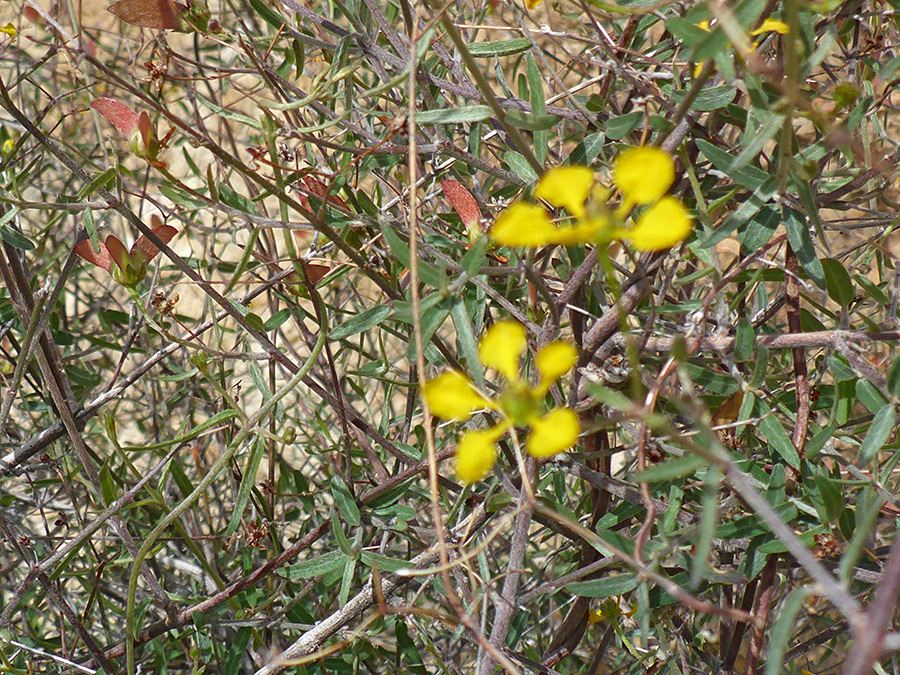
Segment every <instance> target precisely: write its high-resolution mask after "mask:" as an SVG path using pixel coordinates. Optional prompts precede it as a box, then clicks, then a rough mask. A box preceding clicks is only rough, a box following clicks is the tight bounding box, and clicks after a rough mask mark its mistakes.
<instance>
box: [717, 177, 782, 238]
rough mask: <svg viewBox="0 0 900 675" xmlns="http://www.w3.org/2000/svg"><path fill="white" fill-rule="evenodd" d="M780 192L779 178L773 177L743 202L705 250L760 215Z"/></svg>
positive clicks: (721, 226) (720, 227)
mask: <svg viewBox="0 0 900 675" xmlns="http://www.w3.org/2000/svg"><path fill="white" fill-rule="evenodd" d="M777 190H778V177H777V176H771V177H770V178H769V179H768V180H767V181H766V182H765V183H763V184H762V185H760V186H759V188H757V189H756V190H755V191H754V192H753V194H752V195H750V197H749V199H747V200H746V201H744V202H742V203H741V205H740V206H738V207H737V209H736V210H735V211H734V213H732V214H731V215H729V216H728V217H727V218H726V219H725V222H723V223H722V224H721V225H719V226H718V227H717V228H716V229H715V230H714V231H713V233H712V234H711V235H710V236H709V237H707V239H706V241H704V242H703V248H712V247H713V246H715V245H716V244H718V243H719V242H720V241H723V240H724V239H725V238H726V237H727V236H728V235H730V234H731V233H732V232H733V231H734V230H735V229H737V228H738V227H740V226H741V225H743V224H744V223H746V222H747V221H748V220H750V219H751V218H752V217H753V216H755V215H756V214H757V213H759V210H760V209H761V208H762V207H763V206H765V205H766V204H767V203H768V202H769V200H770V199H771V198H772V195H774V194H775V192H776V191H777Z"/></svg>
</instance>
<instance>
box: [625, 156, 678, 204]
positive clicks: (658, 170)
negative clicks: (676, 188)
mask: <svg viewBox="0 0 900 675" xmlns="http://www.w3.org/2000/svg"><path fill="white" fill-rule="evenodd" d="M674 182H675V162H674V161H672V156H671V155H670V154H669V153H668V152H666V151H665V150H662V149H660V148H655V147H653V146H649V145H647V146H644V147H640V148H629V149H628V150H625V151H624V152H623V153H621V154H620V155H619V156H618V157H617V158H616V163H615V166H614V167H613V183H615V185H616V187H617V188H619V192H621V193H622V196H623V197H624V198H625V201H626V202H628V203H630V204H632V205H634V204H652V203H654V202H656V201H659V198H660V197H662V196H663V195H664V194H666V192H668V191H669V188H670V187H672V183H674Z"/></svg>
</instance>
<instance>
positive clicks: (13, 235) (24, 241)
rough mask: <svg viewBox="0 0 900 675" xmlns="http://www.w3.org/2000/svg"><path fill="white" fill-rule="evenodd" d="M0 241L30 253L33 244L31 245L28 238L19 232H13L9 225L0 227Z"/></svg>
mask: <svg viewBox="0 0 900 675" xmlns="http://www.w3.org/2000/svg"><path fill="white" fill-rule="evenodd" d="M0 239H2V240H3V241H5V242H6V243H7V244H9V245H10V246H14V247H15V248H17V249H19V250H21V251H31V250H32V249H34V244H32V243H31V240H29V239H28V237H26V236H25V235H23V234H22V233H21V232H18V231H17V230H14V229H13V228H11V227H10V226H9V225H0Z"/></svg>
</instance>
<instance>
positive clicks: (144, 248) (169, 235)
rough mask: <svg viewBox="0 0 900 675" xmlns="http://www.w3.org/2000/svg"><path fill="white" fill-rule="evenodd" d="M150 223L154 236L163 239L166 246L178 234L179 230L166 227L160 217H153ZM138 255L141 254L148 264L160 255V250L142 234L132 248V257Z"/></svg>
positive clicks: (169, 226)
mask: <svg viewBox="0 0 900 675" xmlns="http://www.w3.org/2000/svg"><path fill="white" fill-rule="evenodd" d="M150 222H151V223H152V224H153V234H155V235H156V236H157V237H159V238H160V239H162V240H163V243H164V244H168V243H169V242H170V241H172V239H173V238H174V237H175V235H176V234H178V230H176V229H175V228H174V227H172V226H171V225H164V224H163V222H162V221H161V220H160V219H159V217H158V216H155V215H154V216H152V218H151V221H150ZM136 253H139V254H140V256H141V257H142V258H143V261H144V264H147V263H149V262H150V261H151V260H153V259H154V258H155V257H156V256H157V255H159V249H158V248H156V244H154V243H153V242H152V241H150V240H149V239H148V238H147V237H146V236H145V235H143V234H142V235H141V236H140V237H139V238H138V240H137V241H136V242H134V246H132V247H131V255H132V256H134V255H135V254H136Z"/></svg>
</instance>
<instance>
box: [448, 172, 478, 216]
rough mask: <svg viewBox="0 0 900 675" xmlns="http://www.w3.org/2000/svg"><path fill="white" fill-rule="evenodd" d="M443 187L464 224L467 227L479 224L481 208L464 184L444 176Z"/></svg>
mask: <svg viewBox="0 0 900 675" xmlns="http://www.w3.org/2000/svg"><path fill="white" fill-rule="evenodd" d="M441 188H443V190H444V196H445V197H446V198H447V200H448V201H449V202H450V206H452V207H453V210H454V211H456V213H458V214H459V217H460V219H461V220H462V222H463V225H465V226H466V227H472V226H473V225H477V224H478V222H479V221H480V220H481V209H479V208H478V204H477V203H476V201H475V198H474V197H473V196H472V195H471V194H470V193H469V191H468V190H467V189H466V188H465V187H464V186H463V184H462V183H458V182H457V181H455V180H451V179H450V178H444V179H442V180H441Z"/></svg>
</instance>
